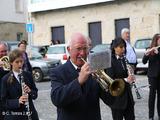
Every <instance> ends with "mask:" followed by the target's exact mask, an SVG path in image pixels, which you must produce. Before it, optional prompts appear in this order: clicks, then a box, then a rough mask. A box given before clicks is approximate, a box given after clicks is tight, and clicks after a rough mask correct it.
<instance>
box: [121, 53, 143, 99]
mask: <svg viewBox="0 0 160 120" xmlns="http://www.w3.org/2000/svg"><path fill="white" fill-rule="evenodd" d="M123 57H124V59H125V62H126V67H127V70H128V75H133V76H134V80H136V78H135V75H134V72H131V70H130V68H132V67H131V66H130V65H129V63H128V61H127V58H126V56H125V54H123ZM131 85H132V86H134V88H135V92H136V95H137V99H141V95H140V93H139V91H138V89H137V86H136V83H135V81H134V82H132V83H131Z"/></svg>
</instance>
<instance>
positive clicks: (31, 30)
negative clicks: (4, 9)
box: [27, 23, 33, 32]
mask: <svg viewBox="0 0 160 120" xmlns="http://www.w3.org/2000/svg"><path fill="white" fill-rule="evenodd" d="M27 32H33V24H32V23H28V24H27Z"/></svg>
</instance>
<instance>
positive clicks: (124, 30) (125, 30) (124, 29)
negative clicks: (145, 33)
mask: <svg viewBox="0 0 160 120" xmlns="http://www.w3.org/2000/svg"><path fill="white" fill-rule="evenodd" d="M125 32H129V29H128V28H123V29H122V31H121V36H122V35H123V34H124V33H125Z"/></svg>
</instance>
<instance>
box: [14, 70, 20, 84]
mask: <svg viewBox="0 0 160 120" xmlns="http://www.w3.org/2000/svg"><path fill="white" fill-rule="evenodd" d="M13 74H14V76H15V77H16V79H17V81H18V82H19V83H20V80H19V77H18V74H20V73H17V72H15V71H14V70H13Z"/></svg>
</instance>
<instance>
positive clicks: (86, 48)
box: [73, 47, 88, 53]
mask: <svg viewBox="0 0 160 120" xmlns="http://www.w3.org/2000/svg"><path fill="white" fill-rule="evenodd" d="M73 49H74V50H75V51H76V52H78V53H80V52H81V51H82V50H83V51H85V52H86V51H87V50H88V47H77V48H73Z"/></svg>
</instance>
